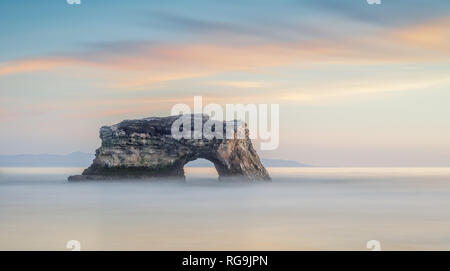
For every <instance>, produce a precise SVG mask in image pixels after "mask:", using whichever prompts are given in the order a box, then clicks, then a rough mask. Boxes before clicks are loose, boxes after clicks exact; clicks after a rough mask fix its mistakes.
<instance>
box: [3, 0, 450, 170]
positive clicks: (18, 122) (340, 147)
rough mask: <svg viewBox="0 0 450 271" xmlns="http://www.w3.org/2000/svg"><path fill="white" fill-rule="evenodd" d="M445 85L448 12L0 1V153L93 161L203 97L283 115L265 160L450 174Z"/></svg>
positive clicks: (294, 4)
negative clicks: (106, 144) (139, 128)
mask: <svg viewBox="0 0 450 271" xmlns="http://www.w3.org/2000/svg"><path fill="white" fill-rule="evenodd" d="M449 75H450V1H447V0H442V1H437V0H434V1H433V0H431V1H425V0H423V1H418V0H395V1H394V0H382V3H381V4H380V5H368V4H367V2H366V1H365V0H320V1H319V0H304V1H294V0H290V1H264V0H238V1H230V0H227V1H213V0H204V1H198V0H192V1H172V0H171V1H144V0H142V1H139V0H131V1H120V0H108V1H106V0H82V1H81V4H80V5H69V4H67V2H66V1H65V0H41V1H27V0H4V1H2V3H1V5H0V124H1V133H0V154H29V153H30V154H36V153H52V154H65V153H70V152H73V151H83V152H94V151H95V149H96V148H98V147H99V145H100V139H99V138H98V131H99V128H100V127H101V126H102V125H111V124H115V123H118V122H120V121H121V120H124V119H136V118H144V117H149V116H167V115H169V114H170V110H171V108H172V106H173V105H174V104H176V103H187V104H192V102H193V97H194V96H196V95H197V96H202V97H203V102H204V103H205V104H206V103H218V104H221V105H224V104H227V103H234V104H236V103H243V104H249V103H255V104H279V105H280V145H279V147H278V148H277V149H275V150H270V151H269V150H266V151H260V153H261V156H263V157H266V158H277V159H290V160H296V161H299V162H302V163H307V164H312V165H321V166H449V165H450V140H449V138H450V117H449V116H450V76H449ZM256 145H257V144H255V146H256Z"/></svg>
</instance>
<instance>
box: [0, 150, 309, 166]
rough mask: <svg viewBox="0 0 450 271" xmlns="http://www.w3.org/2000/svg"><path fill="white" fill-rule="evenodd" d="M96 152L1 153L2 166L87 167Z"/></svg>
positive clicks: (289, 163)
mask: <svg viewBox="0 0 450 271" xmlns="http://www.w3.org/2000/svg"><path fill="white" fill-rule="evenodd" d="M94 157H95V154H93V153H84V152H72V153H70V154H66V155H58V154H17V155H0V167H87V166H89V165H90V164H91V163H92V160H94ZM261 162H262V164H263V165H264V166H265V167H312V166H311V165H307V164H302V163H299V162H297V161H293V160H282V159H267V158H262V159H261ZM186 167H213V164H212V163H210V162H208V161H206V160H204V159H197V160H195V161H192V162H190V163H188V164H187V165H186Z"/></svg>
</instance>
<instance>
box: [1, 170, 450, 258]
mask: <svg viewBox="0 0 450 271" xmlns="http://www.w3.org/2000/svg"><path fill="white" fill-rule="evenodd" d="M186 170H187V171H188V179H187V182H186V183H176V184H175V183H171V184H167V183H148V182H147V183H139V182H133V183H120V182H116V183H105V182H103V183H95V182H93V183H68V182H67V181H66V177H67V176H68V175H70V174H76V173H79V172H80V171H81V169H79V168H68V169H64V168H34V169H33V168H0V249H2V250H5V249H14V250H22V249H27V250H49V249H51V250H65V249H66V248H65V245H66V242H67V241H69V240H72V239H76V240H79V241H80V242H81V245H82V249H83V250H211V249H214V250H366V247H365V245H366V242H367V241H368V240H372V239H376V240H379V241H380V242H381V246H382V249H384V250H396V249H407V250H413V249H439V250H440V249H446V250H448V249H450V168H272V169H269V171H270V173H271V175H272V177H273V179H274V180H273V181H272V182H271V183H257V184H249V183H224V182H218V181H217V179H216V176H217V173H216V172H215V171H214V169H211V168H187V169H186Z"/></svg>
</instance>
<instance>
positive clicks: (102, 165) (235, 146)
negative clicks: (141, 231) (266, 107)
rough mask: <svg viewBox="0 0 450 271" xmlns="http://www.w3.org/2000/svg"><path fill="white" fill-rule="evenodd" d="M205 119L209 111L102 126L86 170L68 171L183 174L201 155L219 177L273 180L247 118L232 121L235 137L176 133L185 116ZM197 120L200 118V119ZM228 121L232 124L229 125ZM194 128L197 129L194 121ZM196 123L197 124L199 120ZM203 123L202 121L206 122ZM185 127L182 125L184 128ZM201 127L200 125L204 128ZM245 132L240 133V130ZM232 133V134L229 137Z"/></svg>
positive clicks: (106, 175) (102, 176)
mask: <svg viewBox="0 0 450 271" xmlns="http://www.w3.org/2000/svg"><path fill="white" fill-rule="evenodd" d="M187 117H189V119H190V120H191V121H192V123H194V121H195V120H197V121H200V124H203V125H205V123H206V122H207V121H208V120H209V118H208V116H207V115H179V116H169V117H161V118H159V117H151V118H145V119H140V120H124V121H122V122H120V123H118V124H115V125H112V126H103V127H102V128H101V129H100V138H101V140H102V145H101V147H100V148H98V149H97V150H96V153H95V159H94V161H93V163H92V165H91V166H90V167H88V168H87V169H85V170H84V171H83V174H82V175H76V176H70V177H69V181H80V180H111V179H136V178H138V179H148V178H155V177H156V178H160V177H169V178H182V179H184V169H183V167H184V165H185V164H186V163H188V162H190V161H193V160H195V159H197V158H204V159H207V160H209V161H211V162H212V163H213V164H214V166H215V167H216V170H217V172H218V174H219V179H226V178H229V177H231V178H236V177H237V178H242V179H246V180H270V177H269V174H268V173H267V171H266V169H265V168H264V166H263V165H262V164H261V162H260V159H259V157H258V154H257V153H256V151H255V150H254V149H253V146H252V142H251V140H250V138H249V136H248V133H249V131H248V129H247V126H246V124H245V123H242V122H238V121H234V122H233V124H234V125H233V126H232V127H231V128H232V131H231V134H232V137H231V139H225V138H222V137H220V136H218V137H216V136H214V137H212V138H211V136H209V137H208V139H207V138H206V136H205V134H202V135H200V137H199V138H198V136H197V139H195V137H193V138H187V139H186V138H178V139H176V137H174V136H173V134H172V130H171V129H172V124H173V123H174V122H175V121H180V120H181V118H187ZM197 123H198V122H197ZM208 123H209V124H210V125H211V123H214V124H213V125H212V126H213V128H212V129H210V130H212V131H219V130H216V129H221V128H222V129H223V132H224V133H223V135H226V134H227V132H228V133H229V132H230V131H227V129H228V130H231V129H230V128H229V127H230V126H229V124H230V123H229V122H221V121H220V122H219V121H212V120H209V122H208ZM227 124H228V125H227ZM191 127H192V128H191V129H190V131H188V130H187V129H186V130H185V131H184V132H189V133H192V134H193V133H194V132H195V131H196V130H195V129H194V128H193V127H194V125H192V126H191ZM197 127H198V126H197ZM202 127H203V126H202ZM184 129H185V128H184V127H183V125H181V128H180V131H183V130H184ZM200 131H201V130H200ZM239 133H242V134H241V136H240V137H239V136H237V135H238V134H239ZM227 138H230V137H227Z"/></svg>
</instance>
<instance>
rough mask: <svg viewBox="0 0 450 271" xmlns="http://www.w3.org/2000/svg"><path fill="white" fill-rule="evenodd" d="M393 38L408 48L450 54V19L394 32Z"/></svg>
mask: <svg viewBox="0 0 450 271" xmlns="http://www.w3.org/2000/svg"><path fill="white" fill-rule="evenodd" d="M394 37H395V38H396V39H397V40H399V41H401V42H404V43H405V44H406V45H409V46H416V47H423V48H428V49H434V50H440V51H444V52H447V53H448V52H450V18H439V19H436V20H433V21H429V22H425V23H422V24H416V25H412V26H409V27H406V28H403V29H400V30H399V31H396V32H394Z"/></svg>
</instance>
